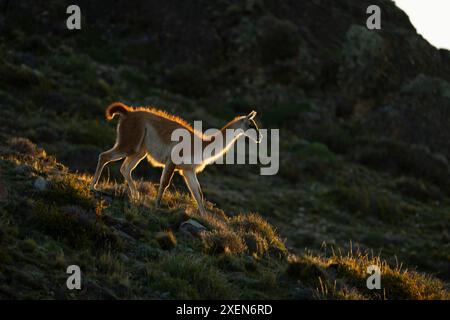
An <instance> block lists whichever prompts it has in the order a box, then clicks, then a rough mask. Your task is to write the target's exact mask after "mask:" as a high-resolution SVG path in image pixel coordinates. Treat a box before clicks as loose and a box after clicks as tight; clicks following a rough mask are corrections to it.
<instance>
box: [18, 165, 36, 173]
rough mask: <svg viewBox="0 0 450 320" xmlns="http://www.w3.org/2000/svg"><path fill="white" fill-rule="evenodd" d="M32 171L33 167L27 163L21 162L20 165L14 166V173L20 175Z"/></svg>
mask: <svg viewBox="0 0 450 320" xmlns="http://www.w3.org/2000/svg"><path fill="white" fill-rule="evenodd" d="M32 171H33V168H32V167H31V166H29V165H28V164H21V165H20V166H17V167H15V168H14V173H17V174H20V175H28V174H29V173H30V172H32Z"/></svg>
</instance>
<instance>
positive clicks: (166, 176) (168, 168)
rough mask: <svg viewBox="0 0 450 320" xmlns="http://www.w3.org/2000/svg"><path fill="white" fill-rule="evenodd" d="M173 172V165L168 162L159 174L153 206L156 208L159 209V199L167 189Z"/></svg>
mask: <svg viewBox="0 0 450 320" xmlns="http://www.w3.org/2000/svg"><path fill="white" fill-rule="evenodd" d="M174 172H175V165H174V164H173V162H171V161H169V162H168V163H166V165H165V166H164V170H163V172H162V174H161V179H160V181H159V189H158V195H157V196H156V201H155V206H156V208H159V206H160V205H161V199H162V196H163V194H164V191H166V189H167V187H168V186H169V185H170V181H171V180H172V177H173V173H174Z"/></svg>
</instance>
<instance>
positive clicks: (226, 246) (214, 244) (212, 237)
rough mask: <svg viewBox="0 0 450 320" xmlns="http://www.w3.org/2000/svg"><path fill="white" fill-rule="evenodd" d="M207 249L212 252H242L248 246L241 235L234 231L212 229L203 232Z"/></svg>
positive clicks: (204, 244)
mask: <svg viewBox="0 0 450 320" xmlns="http://www.w3.org/2000/svg"><path fill="white" fill-rule="evenodd" d="M201 238H202V243H203V247H204V249H205V251H206V252H207V253H210V254H220V253H242V252H244V251H245V250H246V249H247V248H246V246H245V244H244V242H243V240H242V238H241V237H239V235H237V234H236V233H235V232H232V231H226V230H222V231H218V230H216V231H212V232H203V233H202V234H201Z"/></svg>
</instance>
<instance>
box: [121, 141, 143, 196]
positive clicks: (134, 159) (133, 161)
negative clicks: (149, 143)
mask: <svg viewBox="0 0 450 320" xmlns="http://www.w3.org/2000/svg"><path fill="white" fill-rule="evenodd" d="M146 154H147V153H146V152H145V150H142V151H140V152H138V153H135V154H132V155H129V156H127V157H126V158H125V160H124V162H123V163H122V166H121V167H120V173H122V175H123V177H124V178H125V181H126V182H127V184H128V188H129V189H130V196H131V198H132V199H133V198H135V197H136V196H137V195H138V192H137V189H136V185H135V183H134V181H133V178H132V177H131V173H132V172H133V170H134V168H136V166H137V165H138V164H139V162H141V160H142V159H144V158H145V156H146Z"/></svg>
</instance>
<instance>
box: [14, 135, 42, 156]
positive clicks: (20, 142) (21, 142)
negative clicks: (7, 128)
mask: <svg viewBox="0 0 450 320" xmlns="http://www.w3.org/2000/svg"><path fill="white" fill-rule="evenodd" d="M7 143H8V145H9V146H10V147H11V148H13V150H14V151H16V152H18V153H23V154H28V155H35V154H37V153H38V148H37V147H36V145H35V144H34V143H33V142H31V141H30V140H28V139H26V138H16V137H15V138H11V139H9V140H8V142H7Z"/></svg>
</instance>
